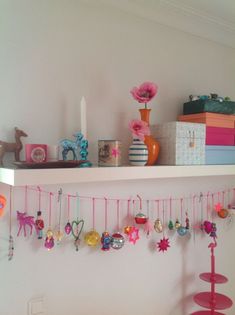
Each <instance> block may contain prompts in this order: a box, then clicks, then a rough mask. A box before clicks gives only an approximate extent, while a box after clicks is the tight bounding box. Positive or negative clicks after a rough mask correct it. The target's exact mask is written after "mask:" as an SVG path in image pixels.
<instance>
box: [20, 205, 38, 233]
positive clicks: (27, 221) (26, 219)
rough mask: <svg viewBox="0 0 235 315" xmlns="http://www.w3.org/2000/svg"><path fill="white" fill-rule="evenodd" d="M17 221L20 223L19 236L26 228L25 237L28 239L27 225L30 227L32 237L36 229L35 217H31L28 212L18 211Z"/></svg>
mask: <svg viewBox="0 0 235 315" xmlns="http://www.w3.org/2000/svg"><path fill="white" fill-rule="evenodd" d="M17 220H18V222H19V230H18V233H17V236H19V235H20V232H21V230H22V228H24V236H25V237H26V225H28V226H29V227H30V235H32V231H33V227H35V229H36V226H35V222H34V217H33V216H29V215H27V214H26V212H19V211H17Z"/></svg>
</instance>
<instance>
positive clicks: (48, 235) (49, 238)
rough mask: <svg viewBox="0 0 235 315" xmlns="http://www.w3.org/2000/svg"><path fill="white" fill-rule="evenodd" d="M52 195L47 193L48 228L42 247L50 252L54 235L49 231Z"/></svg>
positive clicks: (53, 243)
mask: <svg viewBox="0 0 235 315" xmlns="http://www.w3.org/2000/svg"><path fill="white" fill-rule="evenodd" d="M52 195H53V193H52V192H50V193H49V227H48V230H47V232H46V239H45V242H44V246H45V247H46V249H48V250H51V249H52V248H53V247H54V245H55V242H54V235H53V231H52V229H51V198H52Z"/></svg>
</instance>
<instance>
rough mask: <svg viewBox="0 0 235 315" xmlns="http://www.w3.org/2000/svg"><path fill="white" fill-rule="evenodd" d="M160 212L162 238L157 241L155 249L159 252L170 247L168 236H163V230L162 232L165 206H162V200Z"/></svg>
mask: <svg viewBox="0 0 235 315" xmlns="http://www.w3.org/2000/svg"><path fill="white" fill-rule="evenodd" d="M162 208H163V209H162V213H163V230H162V232H163V238H162V239H161V240H160V241H159V242H157V246H156V247H157V249H158V251H159V252H163V253H164V252H165V251H167V250H168V248H169V247H170V241H169V238H165V232H164V226H165V208H164V200H163V201H162Z"/></svg>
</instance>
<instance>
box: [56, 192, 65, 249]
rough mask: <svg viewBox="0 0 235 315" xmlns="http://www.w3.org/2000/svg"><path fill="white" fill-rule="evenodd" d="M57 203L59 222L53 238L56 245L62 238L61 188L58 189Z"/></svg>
mask: <svg viewBox="0 0 235 315" xmlns="http://www.w3.org/2000/svg"><path fill="white" fill-rule="evenodd" d="M58 203H59V223H58V226H57V230H56V231H55V233H54V236H55V240H56V243H57V245H60V243H61V241H62V238H63V232H62V231H61V215H62V188H60V189H59V191H58Z"/></svg>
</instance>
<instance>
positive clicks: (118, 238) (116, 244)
mask: <svg viewBox="0 0 235 315" xmlns="http://www.w3.org/2000/svg"><path fill="white" fill-rule="evenodd" d="M119 206H120V200H117V230H118V231H119V215H120V207H119ZM124 244H125V238H124V236H123V235H122V234H121V233H120V232H116V233H114V234H113V235H112V237H111V247H112V248H113V249H121V248H122V247H123V246H124Z"/></svg>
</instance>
